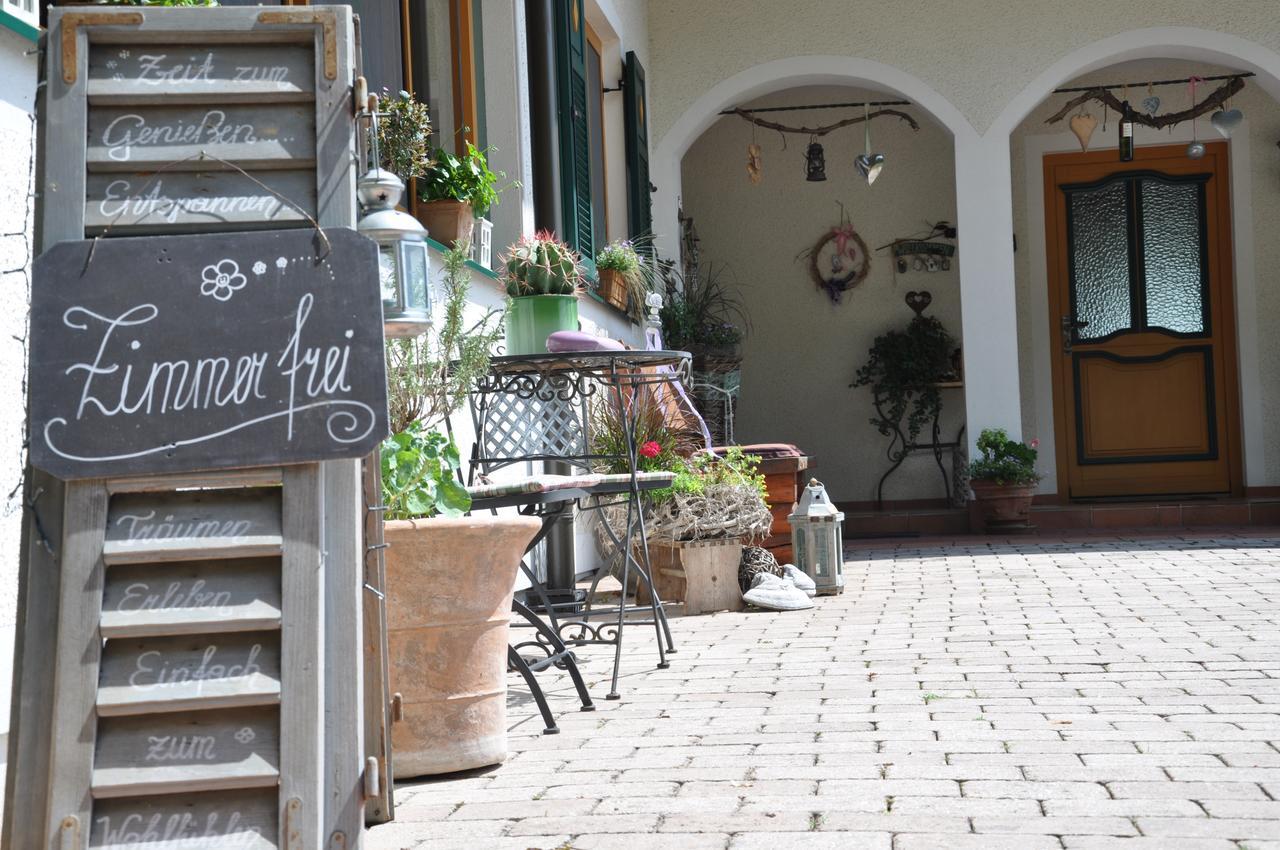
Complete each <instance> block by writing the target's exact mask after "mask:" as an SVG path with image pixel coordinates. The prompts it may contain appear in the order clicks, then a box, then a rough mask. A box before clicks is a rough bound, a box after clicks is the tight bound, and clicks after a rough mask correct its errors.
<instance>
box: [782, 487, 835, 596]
mask: <svg viewBox="0 0 1280 850" xmlns="http://www.w3.org/2000/svg"><path fill="white" fill-rule="evenodd" d="M787 521H788V522H790V523H791V550H792V557H794V558H795V561H796V566H798V567H799V568H800V569H802V570H804V572H805V574H806V575H807V576H809V578H811V579H813V583H814V584H816V585H817V586H818V593H844V535H843V526H844V514H843V513H841V512H840V511H838V510H836V506H835V505H833V504H831V499H829V498H828V497H827V490H826V488H825V487H823V486H822V483H821V482H820V481H818V479H816V478H810V479H809V486H808V487H805V488H804V493H803V494H802V495H801V496H800V501H799V502H797V503H796V508H795V511H794V512H793V513H792V514H791V516H789V517H787Z"/></svg>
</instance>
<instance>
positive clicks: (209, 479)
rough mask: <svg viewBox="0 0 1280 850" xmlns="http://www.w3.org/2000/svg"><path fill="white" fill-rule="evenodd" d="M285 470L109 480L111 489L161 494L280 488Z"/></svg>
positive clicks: (108, 490)
mask: <svg viewBox="0 0 1280 850" xmlns="http://www.w3.org/2000/svg"><path fill="white" fill-rule="evenodd" d="M282 480H283V472H282V471H281V470H280V468H279V467H271V466H262V467H256V468H254V469H227V470H222V471H219V472H178V473H173V474H170V475H135V476H131V477H127V478H109V479H107V492H109V493H112V494H115V493H160V492H167V491H170V490H190V489H195V488H200V489H204V490H216V489H222V488H227V489H230V488H236V487H279V486H280V482H281V481H282Z"/></svg>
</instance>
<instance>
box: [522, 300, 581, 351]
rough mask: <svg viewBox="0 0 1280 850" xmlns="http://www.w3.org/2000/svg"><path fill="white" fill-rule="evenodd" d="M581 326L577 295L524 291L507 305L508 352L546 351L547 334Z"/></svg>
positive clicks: (574, 329) (573, 329)
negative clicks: (528, 292)
mask: <svg viewBox="0 0 1280 850" xmlns="http://www.w3.org/2000/svg"><path fill="white" fill-rule="evenodd" d="M577 329H578V296H576V295H522V296H520V297H519V298H512V299H511V306H510V307H508V308H507V354H546V353H547V337H548V336H550V335H551V334H553V333H555V332H556V331H576V330H577Z"/></svg>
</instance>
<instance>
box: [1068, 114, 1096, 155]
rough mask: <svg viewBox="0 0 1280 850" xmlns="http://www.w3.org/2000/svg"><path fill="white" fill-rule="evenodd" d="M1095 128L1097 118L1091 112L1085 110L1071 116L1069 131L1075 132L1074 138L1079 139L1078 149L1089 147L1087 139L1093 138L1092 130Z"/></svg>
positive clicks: (1083, 149)
mask: <svg viewBox="0 0 1280 850" xmlns="http://www.w3.org/2000/svg"><path fill="white" fill-rule="evenodd" d="M1096 129H1098V119H1097V118H1094V117H1093V115H1092V114H1090V113H1088V112H1085V113H1082V114H1080V115H1073V116H1071V132H1073V133H1075V134H1076V138H1077V139H1079V140H1080V150H1082V151H1087V150H1088V149H1089V140H1090V139H1092V138H1093V131H1094V130H1096Z"/></svg>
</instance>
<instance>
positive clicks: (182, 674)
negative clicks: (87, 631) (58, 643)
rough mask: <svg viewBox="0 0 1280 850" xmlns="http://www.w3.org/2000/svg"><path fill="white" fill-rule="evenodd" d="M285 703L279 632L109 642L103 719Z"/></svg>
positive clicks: (104, 668)
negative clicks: (281, 686)
mask: <svg viewBox="0 0 1280 850" xmlns="http://www.w3.org/2000/svg"><path fill="white" fill-rule="evenodd" d="M279 698H280V638H279V635H278V634H277V633H275V632H251V633H248V634H234V635H192V636H184V637H163V638H116V639H115V640H110V641H107V646H106V649H105V650H103V655H102V675H101V680H100V682H99V684H98V714H99V715H102V716H119V715H122V714H151V713H155V712H160V711H166V712H167V711H186V710H188V709H204V708H235V707H240V706H254V705H271V704H273V703H275V702H277V701H278V700H279Z"/></svg>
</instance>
